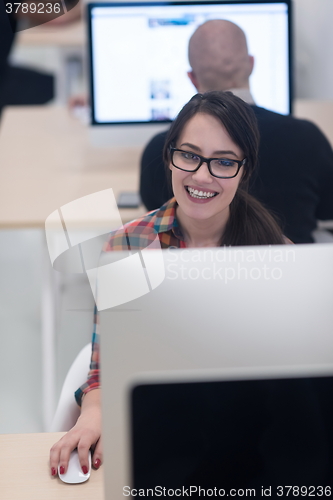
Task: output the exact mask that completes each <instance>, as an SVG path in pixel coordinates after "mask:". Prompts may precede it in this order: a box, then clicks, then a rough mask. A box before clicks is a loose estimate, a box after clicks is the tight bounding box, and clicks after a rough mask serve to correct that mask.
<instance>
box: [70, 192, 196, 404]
mask: <svg viewBox="0 0 333 500" xmlns="http://www.w3.org/2000/svg"><path fill="white" fill-rule="evenodd" d="M176 208H177V202H176V200H175V198H172V199H171V200H170V201H168V202H167V203H165V205H163V206H162V207H161V208H159V209H157V210H153V211H152V212H149V213H148V214H146V215H144V216H143V217H141V218H140V219H136V220H135V221H133V222H129V223H128V224H125V225H124V226H123V227H122V228H121V229H118V230H117V231H115V232H114V233H112V235H111V237H110V239H109V241H108V243H107V245H106V247H105V248H104V251H106V252H110V251H112V250H114V251H122V250H128V249H129V248H130V249H131V250H137V249H143V248H146V247H147V246H148V244H149V242H150V241H153V239H155V238H156V233H157V234H158V237H159V240H160V243H161V248H169V247H175V248H186V244H185V241H184V237H183V234H182V232H181V229H180V227H179V224H178V221H177V219H176ZM97 387H99V331H98V312H97V309H96V308H95V314H94V331H93V337H92V356H91V363H90V371H89V373H88V380H87V382H86V383H85V384H83V385H82V386H81V387H80V388H79V389H78V390H77V391H76V393H75V399H76V401H77V403H78V405H80V406H81V400H82V397H83V395H84V394H86V393H87V392H89V391H91V390H92V389H96V388H97Z"/></svg>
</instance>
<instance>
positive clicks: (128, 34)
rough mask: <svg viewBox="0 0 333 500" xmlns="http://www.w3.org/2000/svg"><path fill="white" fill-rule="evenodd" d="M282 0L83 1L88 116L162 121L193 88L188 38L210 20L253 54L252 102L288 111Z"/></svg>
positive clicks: (111, 120) (286, 17)
mask: <svg viewBox="0 0 333 500" xmlns="http://www.w3.org/2000/svg"><path fill="white" fill-rule="evenodd" d="M289 8H290V6H289V2H287V1H280V2H276V1H275V2H273V1H270V2H246V3H245V2H244V3H233V2H218V3H217V2H214V3H212V2H207V3H203V2H200V3H198V2H196V3H192V4H191V3H186V4H185V3H182V4H180V3H164V4H157V3H149V4H147V3H146V4H139V3H135V4H133V3H132V4H128V3H124V4H120V3H117V4H115V3H114V4H111V3H110V4H109V3H106V4H96V3H95V4H90V5H89V7H88V12H89V26H90V55H91V61H90V62H91V64H90V67H91V101H92V121H93V123H95V124H111V123H142V122H150V123H151V122H163V121H170V120H173V119H174V118H175V116H176V115H177V114H178V112H179V111H180V109H181V108H182V106H183V105H184V104H185V103H186V102H187V101H188V100H189V99H190V98H191V97H192V96H193V95H194V94H195V93H196V89H195V87H194V86H193V84H192V83H191V81H190V79H189V77H188V75H187V72H188V71H189V70H190V69H191V68H190V65H189V61H188V42H189V39H190V37H191V35H192V34H193V32H194V31H195V30H196V29H197V27H198V26H199V25H201V24H203V23H204V22H206V21H208V20H210V19H226V20H228V21H232V22H234V23H235V24H237V25H238V26H240V28H242V29H243V31H244V32H245V34H246V37H247V43H248V48H249V54H251V55H253V56H254V58H255V63H254V70H253V73H252V75H251V77H250V87H251V92H252V95H253V98H254V101H255V103H256V104H257V105H258V106H262V107H264V108H267V109H270V110H273V111H276V112H278V113H282V114H288V113H289V112H290V61H289V57H290V51H289V41H290V40H289V37H290V33H289Z"/></svg>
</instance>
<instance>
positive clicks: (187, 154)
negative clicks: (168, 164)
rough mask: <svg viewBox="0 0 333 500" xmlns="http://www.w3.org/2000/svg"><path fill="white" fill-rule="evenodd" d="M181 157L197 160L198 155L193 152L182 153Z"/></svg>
mask: <svg viewBox="0 0 333 500" xmlns="http://www.w3.org/2000/svg"><path fill="white" fill-rule="evenodd" d="M182 157H183V158H184V159H185V160H193V161H199V157H198V156H197V155H195V154H193V153H182Z"/></svg>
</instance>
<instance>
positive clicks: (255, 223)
mask: <svg viewBox="0 0 333 500" xmlns="http://www.w3.org/2000/svg"><path fill="white" fill-rule="evenodd" d="M258 142H259V134H258V129H257V125H256V119H255V116H254V114H253V111H252V110H251V108H250V106H248V105H247V104H245V103H244V102H243V101H242V100H241V99H239V98H238V97H235V96H234V95H233V94H232V93H230V92H209V93H207V94H203V95H202V94H197V95H196V96H194V97H193V98H192V99H191V100H190V101H189V102H188V103H187V104H186V105H185V106H184V108H183V109H182V111H181V112H180V113H179V115H178V117H177V118H176V120H175V122H174V123H173V125H172V126H171V129H170V132H169V135H168V137H167V141H166V145H165V149H164V158H165V163H166V167H167V173H168V175H169V177H170V174H171V181H172V187H173V191H174V198H172V199H171V200H169V201H168V202H167V203H165V205H163V206H162V207H161V208H159V209H157V210H154V211H152V212H149V213H148V214H147V215H145V216H143V217H141V218H140V219H137V220H135V221H133V222H130V223H128V224H125V226H124V227H122V228H120V229H119V230H117V231H115V232H114V233H112V234H111V236H110V238H109V242H108V245H107V247H106V248H105V251H106V252H109V251H112V250H128V248H129V244H130V242H134V243H133V245H131V247H130V248H131V250H136V249H144V248H146V247H147V244H149V243H150V242H151V241H150V237H151V236H152V237H153V239H155V236H156V233H157V235H158V238H159V241H160V244H161V247H162V248H170V247H174V248H186V247H218V246H224V245H265V244H267V245H272V244H283V243H286V239H285V238H284V237H283V235H282V232H281V230H280V228H279V226H278V225H277V223H276V222H275V220H274V219H273V217H272V216H271V215H270V214H269V213H268V212H267V210H266V209H265V208H264V207H263V206H262V205H261V204H260V203H259V202H258V201H256V200H255V199H254V198H253V197H252V196H250V195H248V193H247V186H248V182H249V178H250V176H251V174H252V172H253V170H254V168H255V165H256V163H257V151H258ZM95 323H96V324H95V330H94V333H93V350H92V357H91V365H90V372H89V374H88V380H87V382H86V383H85V384H84V385H83V386H82V387H80V388H79V389H78V390H77V391H76V393H75V397H76V400H77V402H78V404H79V405H81V403H82V409H81V415H80V417H79V419H78V421H77V423H76V425H75V426H74V427H73V429H71V430H70V431H69V432H68V433H67V434H66V435H65V436H64V437H63V438H62V439H61V440H60V441H59V442H58V443H56V444H55V445H54V446H53V447H52V449H51V453H50V467H51V474H52V475H53V476H55V475H56V474H57V468H58V466H59V470H60V472H61V473H64V472H66V469H67V467H68V460H69V456H70V453H71V451H72V450H73V449H74V448H76V447H77V448H78V455H79V459H80V464H81V467H82V470H83V472H84V471H85V470H86V469H87V467H88V451H89V448H91V447H92V448H93V449H94V452H93V459H92V463H93V466H94V467H95V468H98V467H99V466H100V464H101V461H102V446H101V440H100V436H101V409H100V391H99V387H100V384H99V334H98V325H97V323H98V315H97V314H96V321H95Z"/></svg>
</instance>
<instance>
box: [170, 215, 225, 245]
mask: <svg viewBox="0 0 333 500" xmlns="http://www.w3.org/2000/svg"><path fill="white" fill-rule="evenodd" d="M229 213H230V212H229V207H228V209H227V210H225V211H224V212H222V213H221V212H220V213H219V214H217V216H214V217H211V218H210V219H203V220H200V219H192V218H191V217H188V216H187V215H186V214H185V213H184V212H183V211H182V210H181V208H180V207H179V206H178V207H177V209H176V216H177V220H178V222H179V225H180V227H181V230H182V233H183V235H184V240H185V243H186V246H187V247H189V248H198V247H218V246H220V245H221V240H222V236H223V233H224V230H225V227H226V225H227V222H228V219H229Z"/></svg>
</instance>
